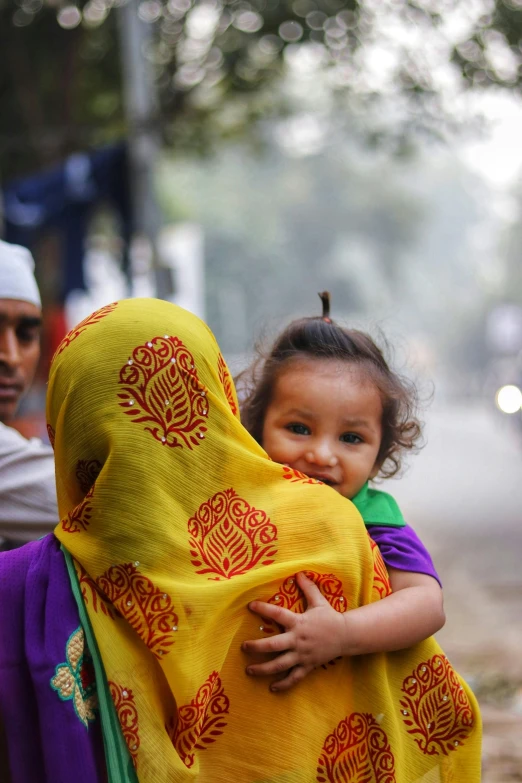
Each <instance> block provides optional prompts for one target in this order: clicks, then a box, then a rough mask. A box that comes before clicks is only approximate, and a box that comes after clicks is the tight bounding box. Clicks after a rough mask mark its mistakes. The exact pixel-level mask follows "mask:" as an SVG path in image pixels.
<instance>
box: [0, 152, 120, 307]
mask: <svg viewBox="0 0 522 783" xmlns="http://www.w3.org/2000/svg"><path fill="white" fill-rule="evenodd" d="M3 200H4V214H5V239H6V241H7V242H12V243H14V244H18V245H24V246H25V247H28V248H29V249H31V247H32V246H33V245H34V243H35V242H36V241H37V240H38V238H39V237H40V236H41V235H42V234H43V233H45V232H47V231H49V230H54V231H57V232H58V233H59V235H60V236H61V239H62V272H63V273H62V276H61V279H62V280H63V288H62V292H61V293H62V301H63V300H64V299H65V297H66V296H67V294H68V293H69V292H70V291H72V290H74V289H84V288H85V279H84V274H83V256H84V246H85V237H86V234H87V230H88V225H89V220H90V218H91V216H92V213H93V211H94V209H95V208H96V207H97V206H99V205H100V204H101V203H102V202H108V203H110V204H111V205H112V206H113V207H114V208H115V209H116V210H117V212H118V214H119V216H120V218H121V223H122V235H123V238H124V240H125V242H126V246H128V243H129V240H130V236H131V232H132V210H131V200H130V186H129V176H128V156H127V147H126V145H125V144H123V143H120V144H115V145H111V146H108V147H104V148H102V149H99V150H95V151H93V152H89V153H76V154H74V155H71V156H70V157H69V158H68V159H67V160H66V161H65V163H64V164H62V165H60V166H56V167H54V168H51V169H48V170H47V171H44V172H42V173H41V174H36V175H34V176H31V177H26V178H24V179H20V180H17V181H14V182H11V183H9V184H8V185H7V186H6V187H5V189H4V192H3ZM124 262H125V266H126V267H128V257H127V254H126V256H125V259H124Z"/></svg>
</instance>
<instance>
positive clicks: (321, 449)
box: [306, 443, 338, 468]
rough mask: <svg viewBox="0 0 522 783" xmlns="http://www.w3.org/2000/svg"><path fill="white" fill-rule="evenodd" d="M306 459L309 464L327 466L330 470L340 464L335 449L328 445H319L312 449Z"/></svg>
mask: <svg viewBox="0 0 522 783" xmlns="http://www.w3.org/2000/svg"><path fill="white" fill-rule="evenodd" d="M306 459H307V460H308V462H312V463H315V464H316V465H326V466H328V467H329V468H334V467H335V466H336V465H337V462H338V459H337V457H336V455H335V453H334V451H333V449H331V448H330V447H329V446H328V444H326V443H321V444H317V445H316V446H314V447H313V448H311V449H310V450H309V451H308V452H307V454H306Z"/></svg>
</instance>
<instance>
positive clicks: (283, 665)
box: [246, 651, 298, 677]
mask: <svg viewBox="0 0 522 783" xmlns="http://www.w3.org/2000/svg"><path fill="white" fill-rule="evenodd" d="M297 662H298V656H297V653H296V652H293V651H292V652H286V653H283V654H282V655H279V656H278V657H277V658H274V659H273V660H272V661H265V663H252V664H249V666H247V669H246V673H247V674H249V675H251V676H253V677H266V676H268V675H270V674H281V673H282V672H286V671H287V670H288V669H291V668H292V666H295V665H296V663H297Z"/></svg>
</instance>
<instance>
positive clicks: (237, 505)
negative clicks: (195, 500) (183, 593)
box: [188, 489, 277, 581]
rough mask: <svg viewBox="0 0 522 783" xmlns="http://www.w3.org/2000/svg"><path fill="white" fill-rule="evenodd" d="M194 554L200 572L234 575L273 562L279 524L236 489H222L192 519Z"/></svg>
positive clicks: (229, 576)
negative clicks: (274, 522) (222, 490)
mask: <svg viewBox="0 0 522 783" xmlns="http://www.w3.org/2000/svg"><path fill="white" fill-rule="evenodd" d="M188 532H189V534H190V537H191V538H190V554H191V555H192V557H193V560H192V565H193V566H194V567H195V568H196V573H197V574H214V577H211V576H209V579H215V580H216V581H219V580H220V579H231V578H232V577H233V576H238V575H239V574H245V573H246V572H247V571H250V570H251V569H252V568H254V566H256V565H270V563H273V562H274V560H273V558H274V557H275V555H276V553H277V547H276V542H277V528H276V527H275V525H273V524H272V523H271V522H270V519H269V517H268V515H267V514H266V513H265V512H264V511H261V510H260V509H257V508H254V507H253V506H251V505H250V504H249V503H247V501H246V500H244V499H243V498H240V497H239V496H238V495H237V493H236V492H235V490H233V489H227V490H225V491H224V492H218V493H217V494H215V495H214V496H213V497H211V498H210V500H208V501H207V502H206V503H203V504H202V505H201V506H200V507H199V509H198V510H197V512H196V514H195V516H193V517H192V518H191V519H189V521H188Z"/></svg>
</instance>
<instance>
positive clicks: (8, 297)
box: [0, 240, 58, 549]
mask: <svg viewBox="0 0 522 783" xmlns="http://www.w3.org/2000/svg"><path fill="white" fill-rule="evenodd" d="M41 325H42V306H41V301H40V293H39V291H38V286H37V283H36V279H35V277H34V261H33V257H32V256H31V253H30V252H29V251H28V250H26V248H23V247H19V246H18V245H10V244H8V243H7V242H2V241H1V240H0V549H1V548H4V549H5V548H10V547H11V546H16V545H19V544H23V543H26V542H27V541H31V540H33V539H35V538H39V537H40V536H43V535H45V534H46V533H49V532H50V531H52V530H53V528H54V527H55V526H56V524H57V522H58V510H57V505H56V487H55V480H54V458H53V451H52V448H51V447H50V446H46V445H44V444H43V443H42V441H40V440H38V439H37V438H31V439H30V440H27V439H26V438H24V437H23V436H22V435H20V433H18V432H17V431H16V430H15V429H13V428H12V427H10V426H8V425H9V422H10V421H11V420H12V419H13V418H14V416H15V413H16V411H17V408H18V405H19V403H20V400H21V398H22V397H23V395H24V394H25V392H26V391H27V390H28V388H29V386H30V385H31V382H32V380H33V377H34V374H35V371H36V366H37V364H38V360H39V358H40V332H41Z"/></svg>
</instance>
